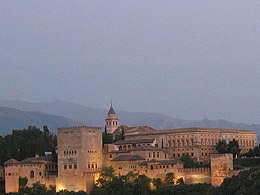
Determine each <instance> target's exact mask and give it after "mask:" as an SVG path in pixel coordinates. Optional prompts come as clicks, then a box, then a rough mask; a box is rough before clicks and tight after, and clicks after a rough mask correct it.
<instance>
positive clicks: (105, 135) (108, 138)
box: [102, 126, 113, 146]
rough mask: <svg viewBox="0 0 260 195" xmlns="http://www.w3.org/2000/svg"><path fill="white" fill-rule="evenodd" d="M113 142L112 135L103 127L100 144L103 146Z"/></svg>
mask: <svg viewBox="0 0 260 195" xmlns="http://www.w3.org/2000/svg"><path fill="white" fill-rule="evenodd" d="M112 142H113V135H112V134H111V133H108V132H107V128H106V126H105V131H104V132H103V133H102V143H103V146H104V144H111V143H112Z"/></svg>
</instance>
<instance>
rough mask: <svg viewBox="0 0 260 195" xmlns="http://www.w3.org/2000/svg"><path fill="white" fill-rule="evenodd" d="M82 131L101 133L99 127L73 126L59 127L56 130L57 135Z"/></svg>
mask: <svg viewBox="0 0 260 195" xmlns="http://www.w3.org/2000/svg"><path fill="white" fill-rule="evenodd" d="M82 130H97V131H102V128H101V127H91V126H73V127H60V128H57V132H58V133H75V132H80V131H82Z"/></svg>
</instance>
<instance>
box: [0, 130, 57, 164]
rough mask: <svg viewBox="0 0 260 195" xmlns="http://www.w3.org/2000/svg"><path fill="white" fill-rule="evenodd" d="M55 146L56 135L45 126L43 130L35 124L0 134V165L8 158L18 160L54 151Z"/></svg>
mask: <svg viewBox="0 0 260 195" xmlns="http://www.w3.org/2000/svg"><path fill="white" fill-rule="evenodd" d="M56 146H57V136H56V135H55V134H54V133H51V132H50V131H49V129H48V128H47V126H44V127H43V130H40V129H39V128H37V127H35V126H29V127H28V128H27V129H23V130H13V132H12V134H9V135H6V136H4V137H2V136H0V148H1V150H0V165H3V163H4V162H6V161H7V160H9V159H10V158H15V159H16V160H18V161H20V160H23V159H25V158H27V157H33V156H34V155H35V154H39V155H41V156H43V155H44V152H54V150H55V147H56Z"/></svg>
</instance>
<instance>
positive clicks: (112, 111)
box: [107, 106, 116, 114]
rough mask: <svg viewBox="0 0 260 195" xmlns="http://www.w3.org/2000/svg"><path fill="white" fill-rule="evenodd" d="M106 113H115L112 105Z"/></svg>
mask: <svg viewBox="0 0 260 195" xmlns="http://www.w3.org/2000/svg"><path fill="white" fill-rule="evenodd" d="M107 114H116V113H115V111H114V109H113V107H112V106H111V107H110V109H109V111H108V113H107Z"/></svg>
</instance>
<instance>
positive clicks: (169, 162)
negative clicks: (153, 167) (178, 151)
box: [139, 159, 179, 166]
mask: <svg viewBox="0 0 260 195" xmlns="http://www.w3.org/2000/svg"><path fill="white" fill-rule="evenodd" d="M149 163H156V164H158V165H173V164H177V163H179V161H177V160H155V159H152V160H150V161H143V162H141V163H139V165H140V166H146V165H148V164H149Z"/></svg>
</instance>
